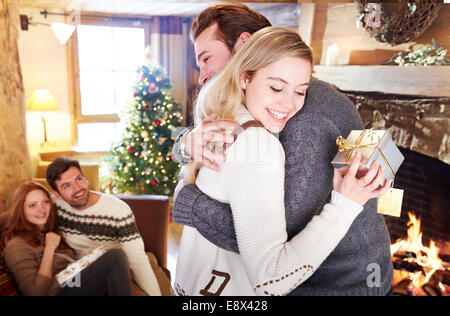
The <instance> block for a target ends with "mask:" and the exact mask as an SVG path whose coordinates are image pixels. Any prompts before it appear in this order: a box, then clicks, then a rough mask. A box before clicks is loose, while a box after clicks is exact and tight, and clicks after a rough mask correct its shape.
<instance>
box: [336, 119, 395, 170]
mask: <svg viewBox="0 0 450 316" xmlns="http://www.w3.org/2000/svg"><path fill="white" fill-rule="evenodd" d="M375 136H376V137H377V140H376V141H374V137H375ZM365 137H370V143H369V144H361V142H362V141H363V139H364V138H365ZM379 142H380V137H379V136H378V135H377V134H376V133H374V132H373V131H372V129H371V128H370V129H365V130H363V131H362V132H361V134H360V135H359V137H358V139H357V140H356V142H355V143H354V144H350V143H349V142H348V141H347V140H346V139H345V138H344V137H342V136H338V138H337V139H336V144H337V145H338V150H339V151H340V152H342V151H347V153H346V155H345V162H346V163H347V162H349V160H350V158H352V157H353V155H354V154H355V152H356V150H357V149H358V148H376V150H378V152H379V153H380V156H381V158H383V160H384V162H385V163H386V165H387V166H388V167H389V169H390V170H391V172H392V175H393V176H394V178H395V172H394V169H392V167H391V165H390V164H389V162H388V161H387V159H386V157H385V156H384V154H383V152H382V151H381V150H380V148H379V147H378V143H379Z"/></svg>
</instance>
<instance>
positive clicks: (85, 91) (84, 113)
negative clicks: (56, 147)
mask: <svg viewBox="0 0 450 316" xmlns="http://www.w3.org/2000/svg"><path fill="white" fill-rule="evenodd" d="M122 24H123V23H122ZM122 24H121V25H116V24H115V25H98V24H95V25H90V24H82V25H78V26H77V33H76V38H75V41H76V45H74V48H75V49H74V52H73V53H74V72H75V76H74V77H75V78H77V79H76V80H77V82H76V84H75V117H76V131H75V133H76V135H77V141H78V147H80V149H82V150H95V151H107V150H108V149H109V147H110V145H111V143H112V142H113V141H115V140H117V139H118V137H120V126H119V125H120V124H119V123H120V114H121V112H122V110H123V108H124V106H125V105H126V104H127V102H128V100H129V99H130V98H131V97H132V87H133V85H134V83H135V80H136V70H137V68H138V67H139V66H141V65H142V64H143V62H144V53H145V46H146V45H147V44H148V43H147V40H146V38H149V37H148V36H147V34H148V32H146V28H145V25H142V24H141V23H138V26H136V25H132V24H131V23H129V25H125V26H124V25H122Z"/></svg>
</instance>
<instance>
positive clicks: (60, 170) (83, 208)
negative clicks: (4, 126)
mask: <svg viewBox="0 0 450 316" xmlns="http://www.w3.org/2000/svg"><path fill="white" fill-rule="evenodd" d="M47 181H48V183H49V184H50V186H51V187H52V188H53V190H54V196H55V197H56V198H55V199H54V202H55V204H56V209H57V210H58V215H59V226H60V229H61V231H62V232H63V237H64V238H65V241H66V242H67V244H68V245H69V246H70V247H71V248H72V249H74V250H75V252H76V254H77V256H78V257H82V256H84V255H86V254H87V253H89V252H90V251H91V250H93V249H95V248H97V247H98V246H100V245H104V246H106V247H108V248H110V247H120V248H122V249H123V251H124V252H125V254H126V255H127V258H128V262H129V264H130V269H131V271H132V274H133V277H134V280H135V281H136V283H137V284H138V285H139V286H140V287H141V288H142V289H143V290H144V291H145V292H146V293H147V294H148V295H151V296H160V295H161V290H160V287H159V284H158V281H157V278H156V276H155V273H154V271H153V269H152V267H151V265H150V262H149V260H148V257H147V255H146V253H145V250H144V242H143V240H142V238H141V236H140V234H139V231H138V229H137V226H136V223H135V219H134V216H133V212H132V211H131V209H130V208H129V206H128V205H127V204H126V203H125V202H123V201H120V200H119V199H117V198H115V197H112V196H109V195H105V194H102V193H98V192H93V191H89V189H88V186H89V183H88V181H87V180H86V178H85V177H84V175H83V173H82V171H81V167H80V164H79V162H78V161H77V160H74V159H71V158H67V157H58V158H56V159H55V160H54V161H53V162H52V163H51V164H50V165H49V166H48V168H47Z"/></svg>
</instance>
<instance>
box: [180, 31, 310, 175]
mask: <svg viewBox="0 0 450 316" xmlns="http://www.w3.org/2000/svg"><path fill="white" fill-rule="evenodd" d="M285 57H297V58H303V59H306V60H308V61H309V62H310V63H311V67H312V65H313V55H312V52H311V49H310V48H309V47H308V46H307V45H306V44H305V43H304V42H303V40H302V38H301V37H300V35H299V34H298V33H297V32H294V31H291V30H289V29H286V28H282V27H273V26H272V27H266V28H263V29H261V30H259V31H258V32H256V33H254V34H253V35H252V36H251V37H250V38H249V39H248V40H247V41H246V42H245V44H244V45H243V46H242V47H241V49H239V50H238V52H237V53H236V54H235V55H234V56H233V58H232V59H231V61H230V62H229V63H228V65H227V66H226V67H225V69H224V70H223V71H222V72H221V73H220V74H219V75H218V76H217V77H215V78H213V79H211V80H210V81H209V82H208V83H207V84H206V85H205V86H204V87H203V88H202V90H201V91H200V93H199V95H198V98H197V100H196V103H195V107H194V123H195V125H198V124H200V123H201V122H202V120H204V119H205V118H207V117H211V116H214V117H215V118H216V119H217V120H230V121H235V120H236V116H237V113H238V112H239V109H240V107H241V104H245V94H244V91H243V89H242V88H241V85H240V78H241V75H242V74H245V75H246V76H247V77H246V78H248V79H249V80H251V78H252V77H253V75H254V74H255V73H256V72H257V71H258V70H259V69H261V68H264V67H266V66H268V65H270V64H272V63H274V62H276V61H278V60H280V59H282V58H285ZM199 167H200V164H198V163H195V162H191V163H189V164H188V165H187V166H186V167H185V168H184V169H183V170H182V174H183V177H184V178H185V179H187V181H189V182H192V183H193V182H194V181H195V178H196V176H197V172H198V169H199Z"/></svg>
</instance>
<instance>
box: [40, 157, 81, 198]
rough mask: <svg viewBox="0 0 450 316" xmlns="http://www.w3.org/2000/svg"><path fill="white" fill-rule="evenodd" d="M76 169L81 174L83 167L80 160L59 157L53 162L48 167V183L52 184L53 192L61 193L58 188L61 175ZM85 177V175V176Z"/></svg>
mask: <svg viewBox="0 0 450 316" xmlns="http://www.w3.org/2000/svg"><path fill="white" fill-rule="evenodd" d="M71 167H75V168H77V169H78V170H79V171H80V173H81V174H83V171H81V166H80V163H79V162H78V160H76V159H73V158H70V157H57V158H56V159H55V160H53V162H52V163H51V164H50V165H49V166H48V167H47V172H46V176H47V182H48V184H50V186H51V187H52V189H53V190H55V191H56V192H58V193H59V191H58V188H57V187H56V183H55V182H56V181H57V180H59V179H61V175H62V174H63V173H64V172H66V171H67V170H69V168H71ZM83 176H84V175H83Z"/></svg>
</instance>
